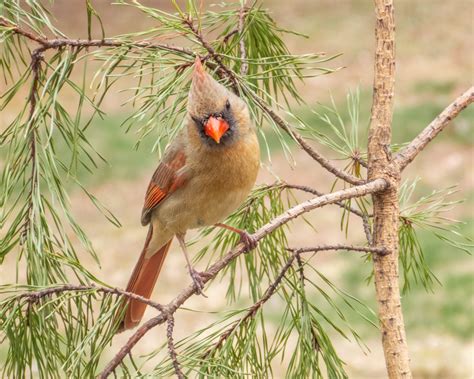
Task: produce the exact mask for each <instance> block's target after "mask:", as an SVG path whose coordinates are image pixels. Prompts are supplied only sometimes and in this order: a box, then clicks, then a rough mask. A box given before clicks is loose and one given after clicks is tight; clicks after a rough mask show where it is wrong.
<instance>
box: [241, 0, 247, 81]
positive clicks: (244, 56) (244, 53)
mask: <svg viewBox="0 0 474 379" xmlns="http://www.w3.org/2000/svg"><path fill="white" fill-rule="evenodd" d="M245 3H246V1H243V2H242V6H241V7H240V11H239V38H240V41H239V44H240V59H241V61H242V66H240V75H241V76H246V75H247V72H248V70H249V65H248V63H247V51H246V50H245V40H244V24H245V22H244V21H245Z"/></svg>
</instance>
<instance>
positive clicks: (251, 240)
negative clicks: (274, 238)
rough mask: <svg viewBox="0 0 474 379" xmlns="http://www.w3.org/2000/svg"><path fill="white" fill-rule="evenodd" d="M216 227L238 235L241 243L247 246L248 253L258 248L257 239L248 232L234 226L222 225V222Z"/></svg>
mask: <svg viewBox="0 0 474 379" xmlns="http://www.w3.org/2000/svg"><path fill="white" fill-rule="evenodd" d="M215 226H218V227H220V228H224V229H227V230H230V231H232V232H234V233H237V234H238V235H239V236H240V242H242V243H243V244H244V245H245V252H246V253H248V252H249V251H250V250H253V249H255V248H256V247H257V244H258V241H257V238H255V237H254V236H253V235H252V234H250V233H249V232H247V231H246V230H242V229H238V228H234V227H233V226H230V225H226V224H222V223H220V222H219V223H217V224H215Z"/></svg>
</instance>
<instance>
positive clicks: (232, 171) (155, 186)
mask: <svg viewBox="0 0 474 379" xmlns="http://www.w3.org/2000/svg"><path fill="white" fill-rule="evenodd" d="M259 166H260V149H259V143H258V138H257V134H256V129H255V126H254V125H253V123H252V121H251V118H250V112H249V109H248V106H247V104H246V103H245V101H244V100H243V99H242V98H240V97H239V96H237V95H236V94H234V93H233V92H231V91H230V90H228V89H227V88H226V87H225V86H224V85H222V84H220V83H219V82H217V81H216V80H215V79H214V78H213V77H212V76H211V75H210V74H209V73H207V72H206V70H205V69H204V67H203V64H202V62H201V60H200V58H199V56H197V57H196V59H195V62H194V67H193V71H192V81H191V87H190V90H189V94H188V102H187V112H186V116H185V120H184V127H183V129H182V130H181V131H180V132H179V133H178V135H177V136H176V137H175V139H174V140H173V141H172V142H171V143H170V144H169V145H168V147H167V148H166V150H165V153H164V154H163V157H162V160H161V162H160V163H159V165H158V167H157V169H156V171H155V172H154V174H153V176H152V178H151V180H150V184H149V185H148V188H147V191H146V195H145V202H144V206H143V210H142V215H141V224H142V225H143V226H146V225H148V234H147V237H146V240H145V244H144V247H143V250H142V252H141V254H140V257H139V259H138V262H137V263H136V265H135V268H134V270H133V272H132V275H131V277H130V279H129V282H128V285H127V287H126V291H127V292H131V293H134V294H137V295H140V296H143V297H145V298H148V299H149V298H150V297H151V294H152V291H153V289H154V286H155V283H156V280H157V278H158V275H159V273H160V271H161V269H162V268H163V262H164V260H165V258H166V255H167V253H168V250H169V248H170V245H171V242H172V240H173V238H174V237H176V239H177V240H178V242H179V245H180V247H181V250H182V251H183V253H184V257H185V259H186V264H187V268H188V271H189V274H190V276H191V279H192V281H193V283H194V287H195V291H196V293H198V294H203V292H202V290H203V287H204V285H203V278H202V277H201V274H200V273H199V272H198V271H196V270H195V269H194V268H193V266H192V265H191V261H190V258H189V254H188V251H187V247H186V242H185V235H186V232H187V231H188V230H190V229H196V228H202V227H205V226H213V225H215V226H217V227H223V228H226V229H228V230H230V231H232V232H235V233H238V234H239V235H240V240H241V241H242V242H243V243H244V244H245V246H246V248H247V249H248V250H250V249H253V248H255V246H256V240H255V239H254V238H253V237H252V236H251V235H250V234H249V233H248V232H247V231H245V230H240V229H238V228H234V227H232V226H229V225H226V224H224V223H222V221H223V220H224V219H225V218H226V217H227V216H228V215H230V214H231V213H232V212H233V211H234V210H235V209H237V208H238V207H239V205H241V204H242V203H243V202H244V201H245V199H246V198H247V196H248V194H249V193H250V191H251V189H252V188H253V186H254V184H255V181H256V178H257V174H258V170H259ZM146 306H147V305H146V304H145V303H143V302H142V301H139V300H137V299H132V298H128V299H127V300H126V301H125V303H124V305H123V307H125V308H126V309H125V311H124V310H123V309H122V313H121V314H122V315H123V316H121V317H123V318H122V321H121V322H120V326H119V329H118V330H119V331H124V330H127V329H131V328H134V327H135V326H137V325H138V324H139V323H140V321H141V319H142V317H143V314H144V313H145V309H146Z"/></svg>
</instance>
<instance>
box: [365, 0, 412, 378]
mask: <svg viewBox="0 0 474 379" xmlns="http://www.w3.org/2000/svg"><path fill="white" fill-rule="evenodd" d="M375 14H376V24H375V45H376V49H375V68H374V85H373V86H374V89H373V104H372V112H371V113H372V114H371V120H370V128H369V141H368V165H369V167H368V178H369V180H373V179H375V178H385V179H386V181H387V184H388V185H387V188H386V189H385V191H382V192H380V193H377V194H374V195H373V196H372V198H373V204H374V229H373V230H374V235H373V238H372V244H373V245H375V246H383V247H384V248H385V249H387V254H386V255H374V257H373V264H374V283H375V290H376V299H377V305H378V317H379V323H380V330H381V332H382V347H383V351H384V355H385V362H386V367H387V373H388V376H389V378H390V379H394V378H405V379H409V378H411V377H412V376H411V371H410V366H409V362H410V360H409V358H408V346H407V341H406V335H405V324H404V321H403V313H402V305H401V300H400V288H399V283H398V280H399V274H398V272H399V269H398V259H399V252H398V247H399V242H398V223H399V213H400V210H399V200H398V191H399V188H400V171H399V170H398V169H397V168H396V167H394V165H393V164H392V156H391V151H390V146H391V140H392V116H393V97H394V87H395V85H394V84H395V18H394V16H395V12H394V8H393V0H375Z"/></svg>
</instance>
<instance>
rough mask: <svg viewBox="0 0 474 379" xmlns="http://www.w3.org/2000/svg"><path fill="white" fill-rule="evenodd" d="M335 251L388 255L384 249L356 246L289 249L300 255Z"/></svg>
mask: <svg viewBox="0 0 474 379" xmlns="http://www.w3.org/2000/svg"><path fill="white" fill-rule="evenodd" d="M333 250H347V251H361V252H364V253H376V254H380V255H385V254H387V250H386V249H385V248H384V247H373V246H354V245H342V244H336V245H321V246H313V247H299V248H288V251H291V252H296V253H298V254H302V253H317V252H319V251H333Z"/></svg>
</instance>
